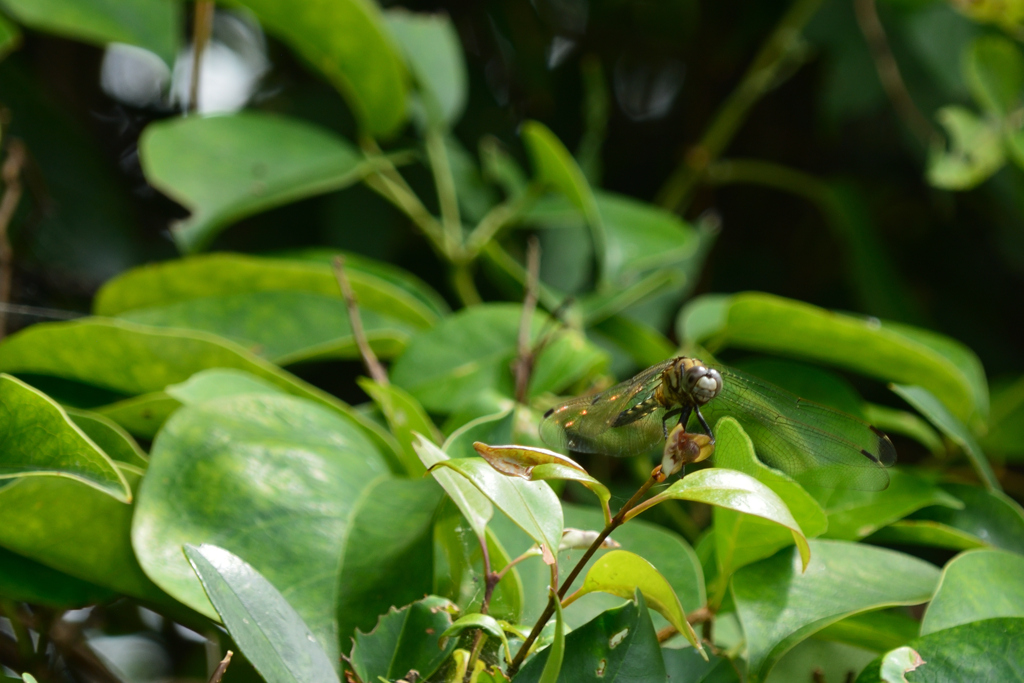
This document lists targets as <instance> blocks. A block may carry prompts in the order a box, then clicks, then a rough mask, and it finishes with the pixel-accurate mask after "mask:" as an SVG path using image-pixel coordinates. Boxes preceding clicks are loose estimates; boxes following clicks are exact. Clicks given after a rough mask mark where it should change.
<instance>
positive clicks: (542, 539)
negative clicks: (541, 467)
mask: <svg viewBox="0 0 1024 683" xmlns="http://www.w3.org/2000/svg"><path fill="white" fill-rule="evenodd" d="M434 467H447V468H450V469H452V470H454V471H456V472H458V473H459V474H461V475H462V476H463V477H465V478H466V479H467V480H469V481H470V482H471V483H472V484H473V486H475V487H476V488H477V489H478V490H479V491H480V493H482V494H484V495H485V496H487V499H488V500H490V501H491V503H493V504H494V505H495V506H496V507H497V508H498V509H499V510H501V511H502V512H504V513H505V514H506V515H508V516H509V518H510V519H512V521H514V522H515V523H516V524H517V525H518V526H519V528H521V529H522V530H523V531H525V532H526V533H527V534H528V535H529V536H530V538H532V539H533V540H534V541H536V542H537V543H538V544H540V545H542V546H543V549H544V550H545V556H546V557H550V559H552V560H553V559H554V556H553V555H550V553H555V552H557V551H558V546H559V544H560V542H561V540H562V507H561V505H560V504H559V501H558V496H556V495H555V492H554V491H552V490H551V487H550V486H548V484H547V482H543V481H523V480H522V479H518V478H513V477H507V476H505V475H503V474H500V473H499V472H498V471H496V470H495V469H494V468H493V467H491V466H490V465H489V464H488V463H487V461H486V460H484V459H483V458H459V459H458V460H442V461H440V462H438V463H437V464H436V465H434Z"/></svg>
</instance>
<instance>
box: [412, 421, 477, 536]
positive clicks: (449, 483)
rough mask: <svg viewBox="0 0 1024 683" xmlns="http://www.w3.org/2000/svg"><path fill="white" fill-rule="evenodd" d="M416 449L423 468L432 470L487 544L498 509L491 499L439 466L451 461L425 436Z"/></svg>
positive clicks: (438, 481)
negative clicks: (489, 525) (488, 524)
mask: <svg viewBox="0 0 1024 683" xmlns="http://www.w3.org/2000/svg"><path fill="white" fill-rule="evenodd" d="M413 446H414V448H415V449H416V454H417V455H418V456H419V458H420V461H421V462H422V463H423V466H424V467H425V468H426V469H428V470H429V471H430V474H431V475H433V477H434V479H435V480H436V481H437V483H438V484H440V485H441V488H443V489H444V490H445V493H447V494H448V497H449V498H451V500H452V503H454V505H455V506H456V507H457V508H458V509H459V512H461V513H462V516H463V517H465V518H466V521H467V522H469V526H470V527H471V528H472V529H473V532H474V533H475V534H476V537H477V539H478V540H479V541H480V542H483V540H484V532H485V530H486V529H487V523H488V522H489V521H491V517H492V516H493V515H494V507H493V506H492V505H491V502H490V501H489V500H488V499H487V496H485V495H484V494H483V493H481V492H480V491H479V490H478V489H477V487H476V486H474V485H473V484H472V482H470V481H469V480H468V479H466V478H465V477H463V476H461V475H460V474H458V473H456V472H452V471H451V470H449V469H447V468H445V467H435V465H437V464H438V463H440V462H443V461H445V460H450V459H451V458H449V457H448V454H447V453H445V452H444V451H442V450H441V449H440V448H438V447H437V446H436V445H434V444H433V443H431V442H430V440H429V439H427V438H426V437H424V436H423V435H422V434H421V435H419V438H418V439H417V440H416V442H415V443H414V444H413Z"/></svg>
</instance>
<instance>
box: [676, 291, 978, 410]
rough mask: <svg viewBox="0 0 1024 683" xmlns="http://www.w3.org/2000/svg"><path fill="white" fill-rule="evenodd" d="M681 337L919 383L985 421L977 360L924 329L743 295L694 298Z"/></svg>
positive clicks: (680, 325) (951, 405) (959, 346)
mask: <svg viewBox="0 0 1024 683" xmlns="http://www.w3.org/2000/svg"><path fill="white" fill-rule="evenodd" d="M678 332H679V336H680V338H682V339H684V340H685V341H686V342H687V343H700V344H703V345H704V346H706V347H707V348H709V349H710V350H712V351H716V350H718V349H722V348H725V347H736V348H743V349H751V350H756V351H768V352H771V353H776V354H779V355H784V356H790V357H793V358H798V359H806V360H810V361H814V362H818V363H826V364H828V365H833V366H835V367H839V368H845V369H847V370H853V371H854V372H859V373H861V374H864V375H867V376H869V377H874V378H877V379H879V380H882V381H884V382H897V383H900V384H916V385H919V386H922V387H925V388H927V389H928V390H929V391H931V392H932V393H933V394H934V395H935V396H936V397H937V398H938V399H939V400H940V401H942V403H943V404H944V405H945V406H946V407H947V408H949V409H950V410H951V411H952V412H953V414H955V415H956V416H957V417H958V418H959V419H961V420H963V421H965V422H967V423H968V424H970V425H971V426H972V427H974V426H975V425H978V424H982V423H983V422H984V420H985V418H986V417H987V415H988V385H987V382H986V379H985V372H984V369H983V368H982V366H981V362H980V361H979V360H978V358H977V356H975V355H974V353H973V352H972V351H971V350H970V349H968V348H967V347H965V346H963V345H962V344H960V343H959V342H956V341H954V340H952V339H950V338H948V337H944V336H942V335H939V334H936V333H934V332H929V331H927V330H922V329H919V328H914V327H910V326H908V325H899V324H896V323H888V322H880V321H879V320H877V319H874V318H857V317H854V316H850V315H843V314H840V313H835V312H833V311H828V310H825V309H822V308H818V307H816V306H811V305H809V304H805V303H802V302H799V301H794V300H792V299H783V298H781V297H777V296H772V295H770V294H764V293H761V292H745V293H741V294H733V295H730V296H719V295H709V296H703V297H700V298H697V299H694V300H693V301H691V302H690V303H689V304H687V306H686V307H685V308H684V309H683V311H682V312H681V313H680V316H679V320H678Z"/></svg>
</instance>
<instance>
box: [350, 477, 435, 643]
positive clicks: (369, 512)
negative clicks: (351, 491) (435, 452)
mask: <svg viewBox="0 0 1024 683" xmlns="http://www.w3.org/2000/svg"><path fill="white" fill-rule="evenodd" d="M441 496H442V490H441V487H439V486H438V485H437V484H435V483H434V482H433V481H431V480H430V479H379V480H377V481H376V482H374V483H373V484H372V485H371V486H369V487H368V488H367V489H366V490H365V491H363V493H362V495H361V496H360V498H359V500H358V502H357V504H356V506H355V509H354V510H353V511H352V513H351V517H350V521H349V523H348V531H347V533H346V535H345V542H344V547H343V550H342V555H341V570H340V572H339V576H338V592H337V595H338V598H337V619H338V637H339V638H340V639H341V646H342V650H344V651H347V650H348V648H349V644H350V640H349V639H350V638H351V637H352V636H353V635H354V634H355V629H357V628H358V629H359V630H361V631H369V630H370V629H371V628H373V626H374V624H376V623H377V617H378V616H379V615H381V614H384V613H385V612H387V611H388V608H390V607H391V606H392V605H403V604H406V603H409V602H413V601H414V600H416V599H418V598H421V597H423V595H424V594H426V593H430V592H431V590H432V588H433V576H432V570H433V556H432V547H433V521H434V512H435V510H437V506H438V503H439V502H440V501H441ZM384 520H387V523H382V522H383V521H384Z"/></svg>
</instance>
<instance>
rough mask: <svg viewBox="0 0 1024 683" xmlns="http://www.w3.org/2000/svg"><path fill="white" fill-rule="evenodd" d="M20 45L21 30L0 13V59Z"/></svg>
mask: <svg viewBox="0 0 1024 683" xmlns="http://www.w3.org/2000/svg"><path fill="white" fill-rule="evenodd" d="M19 45H21V31H19V30H18V27H17V26H16V25H15V24H13V23H11V22H10V21H8V20H7V18H6V17H4V16H2V15H0V59H3V58H4V57H6V56H7V55H9V54H10V53H11V52H13V51H14V50H16V49H17V48H18V46H19Z"/></svg>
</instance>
